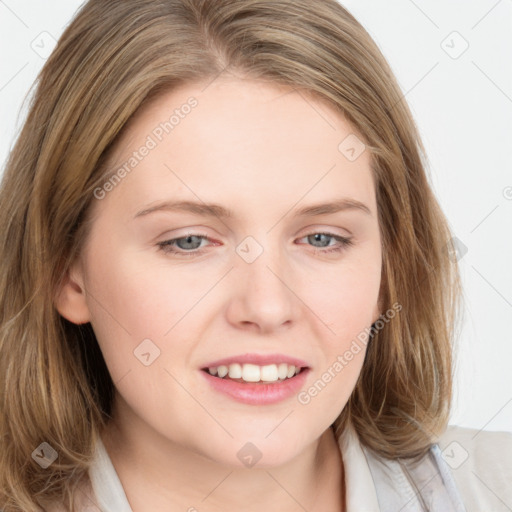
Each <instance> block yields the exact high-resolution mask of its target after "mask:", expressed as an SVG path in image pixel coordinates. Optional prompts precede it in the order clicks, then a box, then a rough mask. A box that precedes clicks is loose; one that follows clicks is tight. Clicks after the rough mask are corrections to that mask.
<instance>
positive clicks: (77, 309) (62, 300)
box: [54, 263, 90, 324]
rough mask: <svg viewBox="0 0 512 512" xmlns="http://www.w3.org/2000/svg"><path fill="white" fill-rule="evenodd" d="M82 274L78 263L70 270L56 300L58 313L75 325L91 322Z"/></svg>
mask: <svg viewBox="0 0 512 512" xmlns="http://www.w3.org/2000/svg"><path fill="white" fill-rule="evenodd" d="M82 274H83V273H82V270H81V268H80V266H79V264H78V263H77V264H75V265H74V266H72V267H71V268H69V269H68V270H67V271H66V274H65V275H64V278H63V279H62V282H61V285H60V288H59V290H58V291H57V294H56V296H55V299H54V302H55V307H56V308H57V311H58V312H59V313H60V314H61V315H62V316H63V317H64V318H65V319H66V320H69V321H70V322H72V323H74V324H85V323H87V322H89V321H90V312H89V307H88V306H87V301H86V300H85V287H84V284H83V277H82Z"/></svg>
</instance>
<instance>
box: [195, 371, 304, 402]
mask: <svg viewBox="0 0 512 512" xmlns="http://www.w3.org/2000/svg"><path fill="white" fill-rule="evenodd" d="M201 373H202V374H203V375H204V376H205V378H206V379H207V381H208V382H209V383H210V384H211V386H212V387H213V389H215V390H216V391H219V392H220V393H224V394H225V395H228V396H230V397H231V398H233V399H234V400H236V401H237V402H242V403H244V404H250V405H268V404H275V403H277V402H281V401H283V400H286V399H287V398H290V397H291V396H292V395H294V394H296V393H298V391H299V390H300V389H301V388H302V386H303V385H304V381H305V380H306V377H307V375H308V373H309V368H305V369H304V370H302V371H301V372H300V373H298V374H297V375H295V377H292V378H291V379H286V380H283V381H276V382H268V383H261V382H260V383H251V382H247V383H246V382H237V381H235V380H231V379H221V378H219V377H214V376H213V375H210V373H208V372H207V371H204V370H201Z"/></svg>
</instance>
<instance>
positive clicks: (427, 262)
mask: <svg viewBox="0 0 512 512" xmlns="http://www.w3.org/2000/svg"><path fill="white" fill-rule="evenodd" d="M223 71H236V72H237V73H238V74H243V75H244V76H245V77H248V78H254V79H260V80H265V81H268V82H270V83H276V84H283V85H287V86H291V87H293V88H294V89H297V90H303V91H306V92H308V93H309V94H312V95H313V96H314V97H315V98H317V99H318V100H319V101H323V102H326V103H327V104H328V105H330V107H331V108H333V109H335V110H336V111H337V112H339V113H340V114H341V113H342V114H343V115H344V116H345V118H346V119H347V120H348V121H349V122H350V123H351V125H352V126H353V128H354V131H355V133H357V134H358V136H359V137H360V138H361V140H363V141H364V143H365V144H366V146H367V150H369V151H370V154H371V163H372V173H373V177H374V182H375V184H376V196H377V204H378V214H379V226H380V231H381V239H382V244H383V264H382V281H381V283H382V285H381V290H380V300H381V304H382V310H383V311H384V310H386V309H388V308H390V307H391V305H392V304H394V303H399V304H400V305H401V306H402V309H401V311H400V313H399V314H398V315H396V316H395V318H393V319H392V320H391V321H389V322H388V323H386V325H385V326H384V327H383V328H382V329H380V330H378V331H377V332H373V333H372V336H371V339H370V342H369V344H368V347H367V353H366V357H365V361H364V365H363V369H362V372H361V374H360V377H359V379H358V381H357V384H356V387H355V389H354V391H353V393H352V395H351V397H350V399H349V401H348V403H347V405H346V407H345V408H344V409H343V412H342V413H341V415H340V416H339V417H338V418H337V420H336V422H335V424H334V427H335V432H336V433H337V434H339V433H340V432H341V431H342V430H343V429H344V428H345V427H346V426H347V424H348V422H351V423H352V424H353V425H354V427H355V429H356V431H357V433H358V435H359V438H360V440H361V442H362V443H363V444H364V445H365V446H367V447H368V448H370V449H372V450H374V451H375V452H377V453H378V454H380V455H382V456H386V457H390V458H398V457H412V456H420V455H422V454H424V453H425V452H426V450H428V448H429V446H430V444H431V443H432V442H434V441H435V440H436V438H437V437H438V436H439V435H440V434H441V433H442V432H443V431H444V430H445V428H446V425H447V422H448V418H449V412H450V404H451V398H452V395H451V392H452V391H451V389H452V345H453V343H452V341H453V334H454V328H455V323H456V319H457V316H458V310H457V308H458V301H459V295H460V282H459V275H458V267H457V265H456V261H454V258H453V257H451V252H450V250H449V248H450V247H451V244H450V240H451V234H450V229H449V227H448V224H447V221H446V219H445V217H444V215H443V213H442V211H441V209H440V207H439V204H438V202H437V201H436V198H435V196H434V194H433V192H432V190H431V187H430V185H429V182H428V179H427V175H426V168H427V164H426V162H427V159H426V155H425V150H424V148H423V146H422V143H421V140H420V137H419V134H418V130H417V128H416V126H415V123H414V121H413V118H412V115H411V112H410V110H409V108H408V106H407V103H406V101H405V99H404V95H403V93H402V92H401V90H400V87H399V86H398V84H397V82H396V79H395V77H394V76H393V73H392V71H391V69H390V67H389V65H388V64H387V62H386V60H385V58H384V57H383V55H382V53H381V52H380V50H379V49H378V47H377V45H376V44H375V42H374V41H373V40H372V39H371V37H370V36H369V34H368V33H367V32H366V30H365V29H364V28H363V27H362V26H361V25H360V24H359V23H358V22H357V21H356V19H355V18H354V17H353V16H352V15H351V14H350V13H349V12H348V11H347V10H346V9H344V8H343V7H342V6H341V5H340V4H338V3H337V2H336V1H335V0H316V1H311V0H272V1H266V0H215V1H211V0H210V1H208V0H206V1H205V0H110V1H108V2H106V1H104V0H91V1H89V2H87V3H86V4H85V5H84V6H83V7H82V8H81V9H80V10H79V12H78V13H77V15H76V16H75V18H74V20H73V21H72V23H71V24H70V25H69V26H68V28H67V29H66V30H65V32H64V34H63V35H62V37H61V38H60V40H59V42H58V45H57V47H56V49H55V50H54V52H53V53H52V55H51V56H50V58H49V59H48V61H47V62H46V64H45V65H44V67H43V69H42V71H41V73H40V75H39V77H38V80H37V82H36V84H37V88H36V91H35V95H34V97H33V98H32V101H31V105H30V109H29V113H28V117H27V119H26V122H25V123H24V127H23V129H22V131H21V133H20V135H19V137H18V139H17V141H16V144H15V146H14V148H13V150H12V151H11V154H10V156H9V159H8V162H7V166H6V169H5V173H4V176H3V182H2V188H1V191H0V233H1V237H2V239H1V240H0V261H1V267H0V375H1V376H2V387H1V402H0V437H1V446H0V506H3V508H4V511H5V512H11V511H19V510H23V511H24V512H32V511H36V510H40V509H39V507H40V506H42V505H46V504H51V503H53V502H60V503H64V504H66V507H67V508H66V510H75V508H74V505H73V496H74V495H75V494H76V493H75V485H76V484H77V482H78V481H79V480H81V479H82V478H86V475H87V469H88V464H89V463H90V461H91V457H92V455H93V453H94V447H95V443H96V441H97V438H98V436H99V435H100V433H101V431H102V429H103V428H104V426H105V425H106V423H107V422H108V420H109V417H110V413H111V405H112V398H113V391H114V385H113V382H112V380H111V378H110V375H109V372H108V370H107V367H106V365H105V362H104V360H103V357H102V355H101V352H100V350H99V347H98V344H97V341H96V339H95V336H94V332H93V330H92V328H91V326H90V324H84V325H74V324H72V323H70V322H68V321H66V320H65V319H64V318H63V317H61V316H60V315H59V314H58V312H57V310H56V308H55V306H54V303H53V301H54V298H55V294H56V290H57V289H58V287H59V283H60V282H61V279H62V276H63V275H64V274H65V273H66V271H67V269H68V268H69V266H70V264H71V263H72V262H73V261H74V259H75V258H76V256H77V254H79V252H80V244H81V243H82V242H83V240H84V238H85V234H86V232H87V226H88V224H87V222H86V219H87V213H88V211H89V207H90V205H91V203H92V201H93V200H94V197H93V191H94V189H95V188H96V187H98V186H99V185H101V183H102V180H103V179H104V166H103V164H104V162H105V158H106V156H107V155H108V151H109V150H110V149H112V148H113V147H115V143H116V140H118V138H119V134H120V133H121V130H122V128H123V127H124V126H125V125H126V123H127V122H128V121H129V120H130V119H131V118H132V116H133V115H134V113H135V112H137V111H138V109H140V108H141V107H142V106H143V105H145V104H146V103H147V101H149V99H150V98H154V97H155V95H157V94H159V93H160V92H164V91H169V90H171V89H172V88H173V87H176V86H178V85H180V84H186V83H192V82H197V81H204V83H208V82H210V81H212V80H214V79H215V78H216V77H217V76H219V74H220V73H221V72H223ZM340 142H341V141H340ZM42 442H47V443H48V444H49V445H50V446H51V447H53V448H54V449H55V450H56V451H57V452H58V455H59V456H58V459H57V460H56V461H55V462H53V464H51V465H50V466H49V467H48V468H47V469H44V470H43V469H42V468H41V467H40V466H39V465H38V464H37V463H36V462H35V461H34V460H33V459H32V457H31V453H32V452H33V451H34V450H35V449H36V448H37V447H38V446H39V445H40V444H41V443H42Z"/></svg>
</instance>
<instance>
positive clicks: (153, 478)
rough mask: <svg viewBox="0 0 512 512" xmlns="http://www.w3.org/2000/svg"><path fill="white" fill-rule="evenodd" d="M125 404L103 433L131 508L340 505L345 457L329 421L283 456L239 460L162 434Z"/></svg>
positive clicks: (326, 511) (309, 507) (287, 508)
mask: <svg viewBox="0 0 512 512" xmlns="http://www.w3.org/2000/svg"><path fill="white" fill-rule="evenodd" d="M122 412H123V414H119V413H121V411H120V410H119V408H116V410H115V412H114V416H113V420H112V421H111V423H110V424H109V426H108V427H107V429H106V431H105V432H104V433H103V435H102V439H103V442H104V445H105V448H106V449H107V452H108V454H109V456H110V458H111V460H112V463H113V465H114V467H115V469H116V472H117V474H118V476H119V479H120V481H121V483H122V485H123V488H124V490H125V493H126V496H127V498H128V501H129V503H130V505H131V508H132V510H133V512H142V511H144V510H169V511H174V510H181V511H183V510H187V511H188V510H190V511H195V510H196V509H195V508H194V507H197V509H198V510H201V508H205V506H206V507H208V510H210V511H211V512H217V511H221V510H222V511H225V510H226V509H227V510H237V509H240V510H245V511H247V512H253V511H254V512H256V511H260V510H266V511H268V512H274V511H275V512H277V511H280V512H282V511H303V510H308V511H310V512H316V511H323V512H330V511H335V510H336V511H337V512H339V511H340V510H344V509H345V506H344V505H345V492H344V472H343V463H342V459H341V454H340V450H339V447H338V443H337V441H336V439H335V437H334V432H333V430H332V428H328V429H327V430H326V431H325V432H324V433H323V434H322V435H321V436H320V437H319V438H318V439H317V440H316V441H315V442H314V443H312V444H311V445H309V446H306V447H305V449H304V450H303V451H302V452H300V453H299V455H297V456H296V457H294V458H293V459H292V460H290V461H288V462H286V463H285V464H282V465H280V466H274V467H271V468H268V469H267V468H263V469H260V468H257V466H255V467H252V468H239V467H232V466H227V465H224V464H219V463H218V462H217V461H215V460H212V459H210V458H207V457H205V456H204V455H203V454H200V453H197V452H194V451H193V450H191V449H189V448H187V447H186V446H184V445H182V444H179V443H174V442H172V441H170V440H169V439H167V438H163V437H162V436H160V434H159V433H157V432H155V431H154V430H153V429H151V428H150V427H149V426H148V425H147V424H146V423H144V422H142V421H141V420H140V418H137V417H135V416H134V415H133V414H132V415H130V413H129V411H128V408H126V410H123V411H122ZM121 418H122V421H119V420H120V419H121ZM255 491H257V492H255Z"/></svg>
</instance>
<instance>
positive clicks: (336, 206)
mask: <svg viewBox="0 0 512 512" xmlns="http://www.w3.org/2000/svg"><path fill="white" fill-rule="evenodd" d="M346 210H356V211H361V212H363V213H365V214H367V215H370V216H371V215H372V213H371V211H370V209H369V208H368V206H366V205H365V204H364V203H361V202H360V201H357V200H355V199H349V198H341V199H338V200H335V201H332V202H329V203H319V204H313V205H309V206H305V207H303V208H300V209H298V210H295V212H294V214H295V216H296V217H315V216H318V215H328V214H332V213H337V212H341V211H346ZM157 211H170V212H188V213H192V214H194V215H198V216H203V217H218V218H220V219H233V218H235V214H234V213H233V212H232V211H231V210H229V209H227V208H225V207H224V206H221V205H219V204H214V203H203V202H195V201H162V202H159V203H157V204H155V205H153V206H150V207H149V208H145V209H143V210H141V211H139V212H138V213H136V214H135V217H134V218H138V217H143V216H146V215H149V214H150V213H153V212H157Z"/></svg>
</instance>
